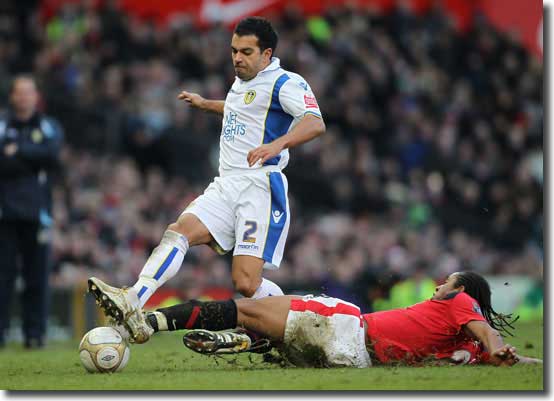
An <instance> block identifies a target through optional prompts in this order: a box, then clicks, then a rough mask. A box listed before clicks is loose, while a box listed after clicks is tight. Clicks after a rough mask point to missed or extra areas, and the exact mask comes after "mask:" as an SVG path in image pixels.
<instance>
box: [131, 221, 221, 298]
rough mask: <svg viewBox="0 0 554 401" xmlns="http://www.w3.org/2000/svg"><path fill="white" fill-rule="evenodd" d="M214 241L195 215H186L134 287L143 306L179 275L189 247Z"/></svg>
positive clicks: (174, 225) (166, 235)
mask: <svg viewBox="0 0 554 401" xmlns="http://www.w3.org/2000/svg"><path fill="white" fill-rule="evenodd" d="M212 240H213V237H212V235H211V234H210V231H209V230H208V228H207V227H206V226H205V225H204V223H202V222H201V221H200V219H198V217H197V216H195V215H194V214H191V213H183V214H181V215H180V216H179V218H178V219H177V221H176V222H174V223H172V224H170V225H169V226H168V227H167V230H166V231H165V233H164V235H163V237H162V240H161V242H160V244H159V245H158V246H157V247H156V248H155V249H154V251H153V252H152V254H151V255H150V257H149V258H148V260H147V261H146V264H145V265H144V267H143V268H142V271H141V272H140V274H139V278H138V280H137V282H136V283H135V284H134V285H133V289H134V290H135V291H136V293H137V296H138V298H139V300H140V306H141V307H142V306H144V304H145V303H146V301H147V300H148V299H149V298H150V297H151V296H152V294H154V292H156V290H157V289H158V288H160V287H161V286H162V285H163V284H165V283H166V282H167V281H168V280H169V279H171V278H172V277H174V276H175V275H176V274H177V272H178V271H179V269H180V268H181V265H182V263H183V259H184V258H185V255H186V253H187V251H188V249H189V247H191V246H195V245H201V244H208V243H210V242H211V241H212Z"/></svg>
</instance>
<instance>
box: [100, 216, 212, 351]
mask: <svg viewBox="0 0 554 401" xmlns="http://www.w3.org/2000/svg"><path fill="white" fill-rule="evenodd" d="M177 230H179V231H177ZM189 238H190V242H189ZM211 239H212V237H211V234H210V232H209V231H208V229H207V228H206V227H205V226H204V225H203V224H202V222H200V220H199V219H198V218H197V217H196V216H194V215H192V214H188V213H187V214H182V215H181V216H180V217H179V219H178V221H177V222H176V223H173V224H170V225H169V226H168V229H167V230H166V231H165V233H164V235H163V237H162V240H161V241H160V244H159V245H158V246H157V247H156V248H155V249H154V251H153V252H152V254H151V255H150V257H149V258H148V260H147V261H146V264H145V265H144V267H143V268H142V271H141V273H140V275H139V279H138V281H137V282H136V283H135V285H134V286H132V287H128V288H117V287H112V286H109V285H107V284H106V283H104V282H103V281H102V280H100V279H98V278H96V277H91V278H90V279H89V291H90V292H92V293H93V294H94V296H95V298H96V300H97V303H99V305H100V306H101V307H102V308H103V309H104V310H105V312H106V314H107V315H108V316H111V317H113V318H114V319H115V320H116V322H117V323H119V324H122V325H123V326H124V327H125V328H126V329H127V330H128V331H129V332H130V333H131V336H132V339H133V340H134V341H135V342H137V343H143V342H146V341H148V339H149V338H150V335H151V334H152V329H151V328H150V327H149V326H148V325H147V323H146V321H145V320H144V317H143V315H142V307H143V306H144V304H145V303H146V301H147V300H148V299H149V298H150V296H152V294H153V293H154V292H155V291H156V290H157V289H158V288H159V287H160V286H162V285H163V284H164V283H165V282H167V281H168V280H169V279H170V278H172V277H173V276H175V274H177V272H178V271H179V269H180V268H181V264H182V263H183V259H184V257H185V254H186V253H187V251H188V249H189V246H190V245H189V244H192V245H198V244H202V243H209V242H210V241H211Z"/></svg>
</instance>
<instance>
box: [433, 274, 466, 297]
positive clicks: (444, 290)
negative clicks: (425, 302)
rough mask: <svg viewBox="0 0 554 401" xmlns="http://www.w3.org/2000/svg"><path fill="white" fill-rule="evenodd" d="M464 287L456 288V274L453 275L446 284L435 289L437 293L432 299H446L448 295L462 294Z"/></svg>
mask: <svg viewBox="0 0 554 401" xmlns="http://www.w3.org/2000/svg"><path fill="white" fill-rule="evenodd" d="M463 289H464V287H463V286H460V287H456V273H452V274H451V275H450V276H448V278H447V279H446V281H445V282H444V284H441V285H439V286H437V288H435V293H434V294H433V296H432V297H431V299H444V298H445V297H446V296H447V295H448V294H450V293H452V292H460V291H463Z"/></svg>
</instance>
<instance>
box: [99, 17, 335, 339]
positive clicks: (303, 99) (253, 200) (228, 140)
mask: <svg viewBox="0 0 554 401" xmlns="http://www.w3.org/2000/svg"><path fill="white" fill-rule="evenodd" d="M277 40H278V38H277V33H276V32H275V30H274V29H273V27H272V26H271V24H270V23H269V22H268V21H267V20H266V19H264V18H260V17H249V18H246V19H244V20H242V21H241V22H239V24H238V25H237V26H236V28H235V31H234V33H233V37H232V40H231V52H232V60H233V65H234V67H235V72H236V78H235V82H234V83H233V85H232V87H231V89H230V90H229V93H228V94H227V98H226V99H225V101H223V100H208V99H204V98H203V97H202V96H200V95H198V94H195V93H189V92H185V91H183V92H181V93H180V94H179V99H182V100H184V101H186V102H187V103H188V104H190V105H191V106H193V107H196V108H199V109H201V110H204V111H210V112H213V113H217V114H220V115H222V116H223V123H222V128H221V138H220V156H219V177H216V178H215V179H214V181H213V182H212V183H211V184H210V185H209V186H208V188H207V189H206V190H205V191H204V193H203V194H202V195H201V196H199V197H198V198H197V199H195V200H194V201H193V202H192V203H191V204H190V205H189V206H188V207H187V208H186V209H185V211H184V212H183V213H182V214H181V215H180V216H179V218H178V219H177V221H176V222H175V223H173V224H170V225H169V226H168V228H167V230H166V232H165V233H164V235H163V237H162V240H161V242H160V244H159V246H158V247H156V249H154V251H153V252H152V255H151V256H150V257H149V259H148V261H147V262H146V265H145V266H144V267H143V269H142V271H141V273H140V276H139V278H138V281H137V282H136V283H135V284H134V285H133V286H132V287H129V288H123V289H119V288H115V287H111V286H109V285H107V284H105V283H103V282H102V281H101V280H99V279H97V278H94V277H92V278H90V279H89V290H90V291H91V292H92V293H93V294H94V295H95V297H96V298H97V300H98V301H99V302H100V305H101V307H102V308H103V309H104V310H105V313H106V314H107V315H109V316H112V317H114V318H115V319H116V320H117V321H118V322H119V323H120V324H123V325H124V326H125V327H126V328H127V330H129V332H130V333H131V335H132V338H133V340H134V341H135V342H137V343H142V342H144V341H147V339H148V337H149V336H150V334H151V333H146V332H144V330H145V327H148V326H147V325H145V324H144V317H143V315H142V311H141V308H142V307H143V306H144V304H145V303H146V301H147V300H148V299H149V298H150V297H151V296H152V294H153V293H154V292H155V291H156V290H157V289H158V288H159V287H160V286H161V285H163V284H164V283H165V282H166V281H167V280H169V279H170V278H171V277H173V276H174V275H175V274H176V273H177V272H178V270H179V268H180V267H181V264H182V262H183V258H184V257H185V254H186V253H187V251H188V249H189V247H191V246H194V245H200V244H208V245H210V246H211V247H212V248H213V249H214V250H216V251H217V252H218V253H220V254H223V253H227V252H229V251H230V250H231V249H233V248H234V252H233V262H232V273H231V274H232V279H233V283H234V286H235V289H236V290H237V291H238V292H240V293H241V294H242V295H244V296H246V297H251V298H262V297H265V296H268V295H283V292H282V291H281V289H280V288H279V287H278V286H277V285H276V284H275V283H273V282H271V281H269V280H267V279H264V278H262V270H263V268H264V267H266V268H274V269H276V268H278V267H279V264H280V263H281V259H282V257H283V250H284V247H285V241H286V238H287V234H288V229H289V224H290V211H289V202H288V198H287V189H288V184H287V179H286V177H285V175H284V174H283V173H282V170H283V169H284V168H285V167H286V165H287V163H288V159H289V151H288V148H290V147H294V146H297V145H300V144H303V143H305V142H308V141H310V140H312V139H314V138H315V137H317V136H319V135H321V134H322V133H323V132H325V124H324V122H323V119H322V116H321V112H320V110H319V106H318V104H317V101H316V99H315V96H314V94H313V92H312V90H311V88H310V86H309V85H308V83H307V82H306V81H305V80H304V79H303V78H302V77H301V76H300V75H298V74H295V73H292V72H289V71H286V70H284V69H283V68H281V66H280V62H279V59H278V58H276V57H273V53H274V52H275V48H276V46H277Z"/></svg>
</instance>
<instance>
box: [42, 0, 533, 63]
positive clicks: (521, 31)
mask: <svg viewBox="0 0 554 401" xmlns="http://www.w3.org/2000/svg"><path fill="white" fill-rule="evenodd" d="M66 3H78V1H77V0H44V1H43V3H42V4H43V7H42V15H43V17H45V18H48V17H49V16H51V15H52V14H53V13H54V12H56V10H58V9H59V8H60V7H61V6H62V5H63V4H66ZM104 3H107V1H104V0H92V1H91V2H88V3H87V4H92V5H93V6H100V5H102V4H104ZM112 3H113V2H112ZM116 3H118V2H116ZM118 4H119V5H120V6H121V7H123V8H124V9H125V10H126V11H127V12H129V13H130V14H132V15H135V16H137V17H140V18H147V19H150V20H152V21H154V22H155V23H157V24H162V25H163V24H166V23H172V22H173V23H178V22H179V21H182V20H190V21H191V22H192V23H194V24H196V25H198V26H201V27H202V26H204V27H209V26H211V25H213V24H223V25H225V26H227V27H232V26H233V25H234V24H236V23H237V22H238V21H239V20H240V19H242V18H244V17H246V16H249V15H265V16H268V17H270V16H271V15H275V14H279V13H282V12H283V11H284V10H286V9H294V10H295V11H297V12H300V13H301V14H303V15H315V14H320V13H322V12H324V11H325V10H326V9H329V8H333V7H337V6H348V7H353V8H365V9H371V10H373V11H374V12H378V13H379V12H389V11H390V10H393V9H394V8H395V7H396V8H400V9H402V10H404V11H406V12H414V13H425V12H427V11H429V10H430V9H437V8H438V9H441V10H442V12H444V13H445V14H446V15H448V16H450V18H451V19H452V21H453V23H454V24H455V26H456V28H457V29H459V30H460V31H465V30H467V29H469V28H470V27H471V23H472V20H473V16H474V15H475V14H476V13H480V14H484V15H485V16H486V17H487V18H488V19H489V21H490V22H491V23H492V24H493V25H495V26H496V27H497V28H498V29H499V30H500V31H503V32H508V33H510V34H512V35H513V36H514V37H516V38H518V40H520V41H521V43H522V44H523V45H524V46H526V47H527V48H528V49H529V51H531V52H532V53H534V54H536V55H537V56H539V57H541V58H542V37H543V34H542V21H543V5H542V1H540V0H528V1H521V0H441V1H438V0H351V1H344V0H295V1H291V0H164V1H151V0H120V1H119V3H118Z"/></svg>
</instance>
